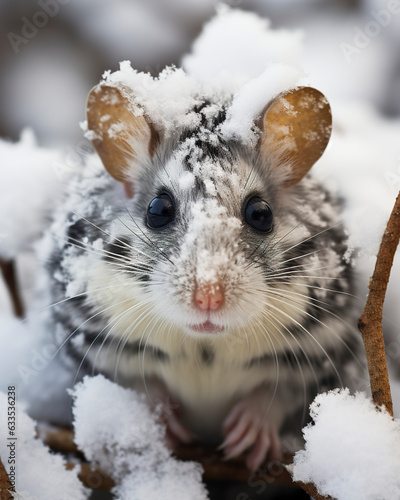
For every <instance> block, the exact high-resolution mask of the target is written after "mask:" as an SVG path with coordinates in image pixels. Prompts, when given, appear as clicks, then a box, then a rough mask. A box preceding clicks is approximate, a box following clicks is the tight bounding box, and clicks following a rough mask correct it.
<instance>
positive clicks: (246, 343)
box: [47, 101, 360, 441]
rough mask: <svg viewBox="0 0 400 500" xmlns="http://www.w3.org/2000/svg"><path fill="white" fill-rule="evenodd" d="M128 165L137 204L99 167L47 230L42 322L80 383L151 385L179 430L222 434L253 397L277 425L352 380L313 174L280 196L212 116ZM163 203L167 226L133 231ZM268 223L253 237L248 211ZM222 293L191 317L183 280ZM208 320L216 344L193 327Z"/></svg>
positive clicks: (331, 230) (351, 307)
mask: <svg viewBox="0 0 400 500" xmlns="http://www.w3.org/2000/svg"><path fill="white" fill-rule="evenodd" d="M211 104H212V103H209V102H206V101H205V102H204V103H203V105H202V106H199V107H198V108H197V109H196V111H197V112H198V113H199V114H200V116H201V125H200V126H196V127H195V128H193V129H190V128H188V129H186V130H184V131H183V132H182V133H180V134H179V136H177V137H170V138H169V139H168V140H165V141H160V143H159V144H158V145H157V149H156V151H155V154H154V155H153V157H152V158H145V159H143V158H142V159H140V160H139V165H137V166H136V168H137V169H138V174H137V181H136V183H135V186H134V196H133V198H131V199H129V198H126V197H125V194H124V189H123V185H122V184H121V183H118V182H117V181H115V180H114V179H113V178H112V177H110V175H109V174H108V173H107V172H106V171H105V170H104V169H103V167H102V165H101V163H100V161H99V159H98V158H97V157H96V156H94V155H93V156H92V157H89V158H88V159H87V161H86V166H85V168H84V169H83V170H82V172H80V173H79V174H78V175H77V176H76V177H75V178H74V179H73V180H72V181H71V182H70V183H69V185H68V187H67V189H66V196H65V198H64V199H63V200H62V202H61V203H60V206H59V208H58V210H57V213H56V214H55V222H54V224H53V226H52V228H51V230H50V236H51V237H52V238H53V240H52V241H53V244H52V248H51V251H50V252H49V256H48V257H49V263H48V265H47V269H48V276H49V280H50V282H51V294H52V300H53V301H54V302H58V301H60V303H59V304H56V305H55V306H54V307H52V308H51V311H52V313H51V314H52V317H51V321H52V323H53V325H55V331H56V333H57V338H58V342H59V344H60V346H62V347H61V350H62V352H64V353H65V357H66V358H67V359H68V360H69V362H71V359H73V360H75V369H76V372H77V376H81V375H83V374H84V373H89V374H90V373H98V372H100V373H104V374H106V375H107V376H108V377H110V378H111V379H115V380H117V381H118V382H120V383H121V384H123V385H126V386H130V387H136V388H138V389H139V390H144V391H145V390H146V389H148V388H149V387H151V386H152V384H154V383H161V384H162V386H163V387H165V389H166V391H167V392H168V394H170V395H171V397H172V398H173V399H174V400H176V401H178V402H179V403H180V404H181V405H182V408H183V414H182V419H183V422H184V424H185V425H186V426H187V427H188V428H189V429H190V430H191V431H193V432H195V433H196V434H197V435H198V436H200V437H201V438H202V439H205V440H212V441H218V440H220V439H221V436H222V434H221V424H222V422H223V420H224V419H225V418H226V416H227V415H228V414H229V411H230V410H231V409H232V407H234V405H235V404H236V403H237V402H238V401H240V400H242V399H243V398H246V396H247V395H248V394H251V393H252V392H254V391H255V390H258V389H259V388H261V389H262V391H264V392H262V394H264V396H263V397H264V398H265V400H267V401H268V402H269V404H268V409H267V411H266V415H265V418H266V419H272V420H274V421H275V424H276V426H277V427H278V428H282V426H283V425H284V422H285V421H288V420H289V419H290V418H291V417H293V416H294V415H296V414H298V415H299V419H298V420H297V421H296V427H297V428H298V429H300V428H301V426H302V425H303V423H304V422H303V420H302V418H303V417H305V414H306V413H307V411H306V410H307V405H308V404H309V403H310V402H311V400H312V399H313V397H314V396H315V395H316V393H317V392H321V391H323V390H326V389H330V388H334V387H341V386H342V385H344V386H349V385H351V376H350V375H351V374H352V373H353V374H354V373H355V371H356V370H358V365H357V357H358V354H359V346H360V342H359V339H358V336H357V334H356V333H355V330H354V318H355V311H356V306H355V302H354V298H353V294H354V290H355V282H354V280H355V277H354V272H353V269H352V268H351V266H350V264H349V263H348V262H346V261H345V260H344V259H343V255H344V254H345V252H346V248H347V247H346V234H345V229H344V227H343V224H342V221H341V219H340V202H339V200H338V199H336V198H334V197H333V196H332V195H331V194H330V193H329V192H328V190H327V189H325V187H324V186H322V185H320V184H319V183H318V182H317V181H316V180H315V179H313V177H312V175H311V174H307V175H306V176H305V177H304V178H303V179H302V180H301V181H300V182H299V183H298V184H296V185H295V186H293V187H290V188H285V189H284V188H282V187H281V179H280V176H279V174H278V173H276V172H275V171H274V169H273V168H272V167H273V166H272V165H271V162H268V159H267V160H266V159H265V158H263V157H262V155H260V154H259V153H258V151H257V149H256V148H255V147H250V146H244V145H242V144H241V143H240V142H239V141H235V140H230V141H227V140H226V139H224V137H223V136H222V134H221V133H220V132H219V130H220V129H219V125H220V124H221V123H223V122H224V120H225V115H226V110H225V109H224V107H223V106H215V103H214V105H213V106H211ZM161 192H167V193H168V194H169V195H170V196H171V198H172V199H173V200H174V203H175V209H176V217H175V220H174V221H173V222H172V223H171V224H169V225H168V226H167V227H165V228H163V229H161V230H154V229H151V228H149V227H148V225H147V224H146V212H147V207H148V205H149V203H150V202H151V200H152V199H154V198H155V197H156V196H157V195H158V194H159V193H161ZM252 196H258V197H260V198H262V199H263V200H266V201H267V202H268V203H269V205H270V206H271V208H272V211H273V214H274V224H273V229H272V231H271V232H270V233H268V234H264V233H260V232H257V231H255V230H254V229H253V228H251V227H249V226H248V225H247V224H246V222H245V220H244V206H245V204H246V200H248V199H249V198H251V197H252ZM203 281H206V282H207V283H212V282H213V281H215V282H218V283H221V284H222V285H223V288H224V296H225V300H224V304H223V306H222V307H221V308H220V309H218V310H216V311H211V312H210V311H202V310H199V309H196V308H195V307H194V306H193V295H194V293H195V287H196V283H197V284H198V283H201V282H203ZM207 320H211V321H212V323H213V324H214V325H217V326H219V327H220V328H221V330H222V331H221V333H209V334H207V333H206V334H204V333H202V332H197V333H196V332H194V331H193V329H191V328H190V325H193V324H201V323H204V322H205V321H207Z"/></svg>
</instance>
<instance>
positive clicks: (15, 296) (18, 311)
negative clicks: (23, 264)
mask: <svg viewBox="0 0 400 500" xmlns="http://www.w3.org/2000/svg"><path fill="white" fill-rule="evenodd" d="M0 270H1V273H2V274H3V278H4V282H5V284H6V286H7V289H8V292H9V294H10V298H11V303H12V306H13V310H14V314H15V316H18V317H19V318H22V317H23V315H24V306H23V304H22V299H21V295H20V291H19V287H18V281H17V273H16V271H15V262H14V261H13V260H10V261H8V262H5V261H4V260H1V259H0Z"/></svg>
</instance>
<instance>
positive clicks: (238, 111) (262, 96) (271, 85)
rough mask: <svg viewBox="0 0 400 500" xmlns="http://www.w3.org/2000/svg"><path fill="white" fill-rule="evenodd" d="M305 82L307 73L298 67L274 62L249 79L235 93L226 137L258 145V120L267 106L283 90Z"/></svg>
mask: <svg viewBox="0 0 400 500" xmlns="http://www.w3.org/2000/svg"><path fill="white" fill-rule="evenodd" d="M304 83H305V78H304V74H303V72H302V71H300V70H299V69H297V68H294V67H291V66H288V65H284V64H272V65H270V66H269V67H268V68H267V69H266V70H265V71H264V72H263V73H262V74H261V75H260V76H258V77H257V78H254V79H252V80H250V81H249V82H247V83H246V84H245V85H243V87H241V89H240V90H239V91H238V92H237V93H236V94H235V96H234V99H233V102H232V105H231V106H230V108H229V109H228V113H227V120H226V121H225V122H224V123H223V124H222V126H221V131H222V134H223V136H224V137H226V139H239V140H241V141H242V142H244V143H247V144H249V145H255V142H256V138H257V132H258V131H257V129H256V127H255V121H256V119H257V118H258V117H259V116H260V114H261V112H262V110H263V108H265V106H266V105H267V104H268V103H269V102H270V101H271V100H272V99H274V97H276V96H277V95H278V94H280V93H281V92H285V91H287V90H290V89H292V88H294V87H297V86H299V85H301V84H304Z"/></svg>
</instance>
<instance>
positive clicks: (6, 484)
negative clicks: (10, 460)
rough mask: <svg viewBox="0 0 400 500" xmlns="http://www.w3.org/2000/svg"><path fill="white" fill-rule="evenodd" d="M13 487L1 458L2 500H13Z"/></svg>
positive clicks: (0, 492) (0, 481)
mask: <svg viewBox="0 0 400 500" xmlns="http://www.w3.org/2000/svg"><path fill="white" fill-rule="evenodd" d="M10 489H11V491H12V485H11V482H10V479H9V477H8V474H7V471H6V469H5V468H4V465H3V462H2V461H1V458H0V500H12V495H11V493H10Z"/></svg>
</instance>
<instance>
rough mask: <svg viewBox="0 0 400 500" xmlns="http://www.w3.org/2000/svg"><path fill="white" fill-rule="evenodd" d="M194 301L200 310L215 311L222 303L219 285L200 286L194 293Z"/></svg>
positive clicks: (222, 294) (222, 295) (222, 296)
mask: <svg viewBox="0 0 400 500" xmlns="http://www.w3.org/2000/svg"><path fill="white" fill-rule="evenodd" d="M194 301H195V303H196V305H197V307H198V308H199V309H201V310H202V311H216V310H217V309H218V308H219V307H221V306H222V304H223V303H224V293H223V291H222V287H221V285H219V284H218V283H217V284H215V285H206V286H201V287H199V288H198V289H197V290H196V293H195V294H194Z"/></svg>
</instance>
